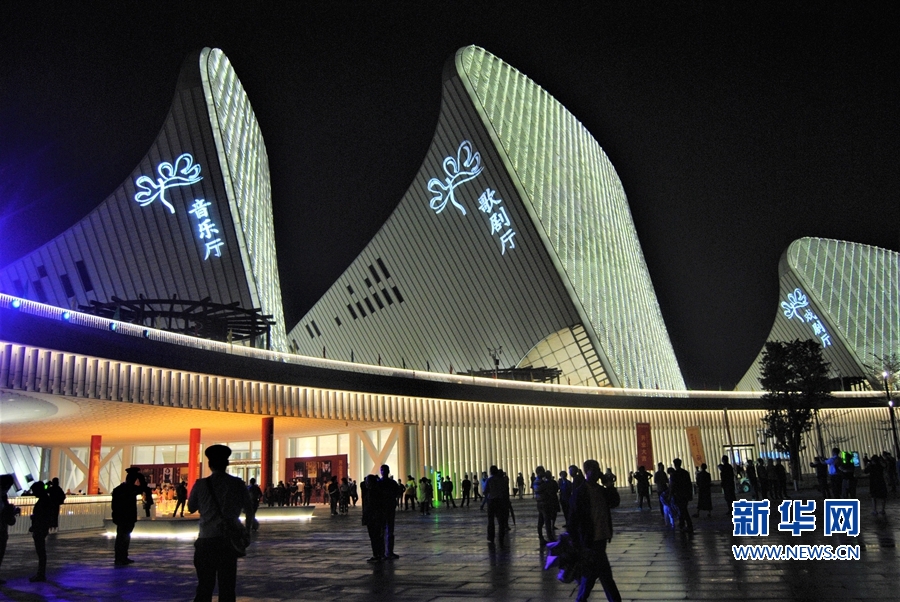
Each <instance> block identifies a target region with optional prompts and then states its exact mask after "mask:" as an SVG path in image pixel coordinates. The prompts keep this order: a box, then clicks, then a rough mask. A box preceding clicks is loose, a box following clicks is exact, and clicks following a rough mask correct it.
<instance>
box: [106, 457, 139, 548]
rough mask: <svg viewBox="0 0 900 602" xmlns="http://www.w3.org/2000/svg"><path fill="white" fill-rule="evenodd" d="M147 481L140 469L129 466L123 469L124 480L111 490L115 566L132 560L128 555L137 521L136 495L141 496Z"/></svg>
mask: <svg viewBox="0 0 900 602" xmlns="http://www.w3.org/2000/svg"><path fill="white" fill-rule="evenodd" d="M146 489H147V482H146V481H145V480H144V475H142V474H141V469H140V468H137V467H136V466H131V467H129V468H126V469H125V481H124V482H123V483H121V484H120V485H118V486H116V488H115V489H113V490H112V521H113V524H115V525H116V543H115V559H114V563H115V565H116V566H126V565H129V564H131V563H133V562H134V560H132V559H131V558H129V557H128V548H129V546H130V545H131V532H132V531H134V525H135V523H137V517H138V513H137V499H136V498H137V496H139V495H140V496H143V495H144V491H145V490H146Z"/></svg>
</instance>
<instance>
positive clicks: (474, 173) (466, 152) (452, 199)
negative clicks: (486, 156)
mask: <svg viewBox="0 0 900 602" xmlns="http://www.w3.org/2000/svg"><path fill="white" fill-rule="evenodd" d="M442 166H443V169H444V175H445V176H446V177H445V178H443V179H440V178H431V179H430V180H428V191H429V192H430V193H431V195H432V196H431V200H430V203H429V204H430V206H431V209H432V210H433V211H434V212H435V213H436V214H438V213H441V212H442V211H443V210H444V209H446V208H447V204H448V203H450V204H452V205H453V206H454V207H456V208H457V209H459V210H460V212H461V213H462V214H463V215H467V212H466V208H465V207H464V206H463V205H462V203H460V202H459V201H457V199H456V195H455V193H454V191H455V189H456V188H457V187H458V186H459V185H460V184H463V183H464V182H468V181H469V180H474V179H475V178H477V177H478V176H479V175H480V174H481V172H482V171H483V170H484V167H482V165H481V155H480V154H479V153H477V152H475V151H474V150H473V149H472V143H471V142H469V141H468V140H463V141H462V142H460V144H459V148H457V149H456V156H455V157H454V156H452V155H449V156H447V157H445V158H444V161H443V163H442ZM496 194H497V193H496V191H494V190H493V189H491V188H485V189H484V192H482V193H481V196H479V197H478V209H479V210H480V211H481V212H482V213H484V214H485V215H487V216H488V226H489V228H490V231H491V235H492V236H495V235H496V236H497V239H498V241H499V243H500V254H501V255H506V250H507V249H515V248H516V243H515V241H514V240H513V238H515V236H516V231H515V230H514V229H513V227H512V222H511V220H510V219H509V214H508V213H507V212H506V207H504V206H503V199H499V198H497V197H496Z"/></svg>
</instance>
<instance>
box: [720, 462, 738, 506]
mask: <svg viewBox="0 0 900 602" xmlns="http://www.w3.org/2000/svg"><path fill="white" fill-rule="evenodd" d="M719 478H720V479H721V482H722V495H723V496H724V497H725V505H726V508H728V509H729V511H730V509H731V505H732V504H733V503H734V501H735V500H736V499H737V496H736V495H735V492H734V468H733V467H732V466H731V462H729V461H728V456H722V463H721V464H719Z"/></svg>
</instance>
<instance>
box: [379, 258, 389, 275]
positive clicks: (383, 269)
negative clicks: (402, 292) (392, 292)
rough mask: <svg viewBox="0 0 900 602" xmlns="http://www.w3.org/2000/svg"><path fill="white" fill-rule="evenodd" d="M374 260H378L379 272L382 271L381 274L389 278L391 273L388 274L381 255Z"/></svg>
mask: <svg viewBox="0 0 900 602" xmlns="http://www.w3.org/2000/svg"><path fill="white" fill-rule="evenodd" d="M375 261H377V262H378V267H380V268H381V273H382V274H384V277H385V278H390V277H391V275H390V274H388V271H387V268H386V267H384V262H383V261H381V257H379V258H378V259H376V260H375Z"/></svg>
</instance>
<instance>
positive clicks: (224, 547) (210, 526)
mask: <svg viewBox="0 0 900 602" xmlns="http://www.w3.org/2000/svg"><path fill="white" fill-rule="evenodd" d="M230 456H231V448H230V447H227V446H225V445H210V446H209V447H207V448H206V458H207V460H208V465H209V469H210V470H211V471H212V474H210V476H208V477H206V478H205V479H199V480H198V481H197V482H196V483H194V486H193V488H192V489H191V495H190V497H189V498H188V512H191V513H193V512H196V511H197V510H199V511H200V534H199V535H198V537H197V541H196V542H194V548H195V550H194V568H195V569H196V570H197V594H196V596H195V597H194V601H195V602H209V601H211V600H212V594H213V589H215V587H216V581H218V583H219V601H220V602H234V600H235V598H236V593H235V588H236V586H237V559H238V557H237V554H236V553H235V552H234V551H233V548H232V547H231V545H230V543H229V541H228V540H227V538H226V537H225V535H224V529H223V525H224V524H225V523H226V522H232V523H235V524H236V525H238V526H240V516H241V511H243V512H244V514H245V515H246V523H245V525H244V526H243V528H245V529H246V530H247V531H248V532H249V531H250V527H251V525H252V524H253V520H254V512H253V503H252V502H251V501H250V492H248V491H247V488H246V487H245V486H244V482H243V481H242V480H241V479H239V478H237V477H233V476H231V475H230V474H228V473H226V472H225V469H226V468H227V467H228V458H229V457H230Z"/></svg>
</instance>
